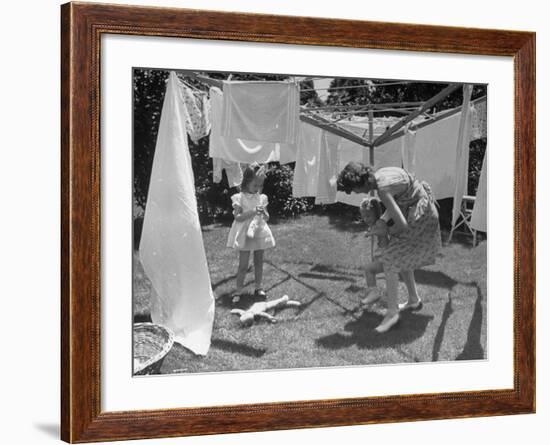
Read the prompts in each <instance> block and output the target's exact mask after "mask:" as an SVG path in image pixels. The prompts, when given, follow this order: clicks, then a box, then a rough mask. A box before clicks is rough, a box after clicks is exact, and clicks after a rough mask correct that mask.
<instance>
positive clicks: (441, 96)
mask: <svg viewBox="0 0 550 445" xmlns="http://www.w3.org/2000/svg"><path fill="white" fill-rule="evenodd" d="M461 87H462V84H461V83H452V84H450V85H449V86H447V87H446V88H444V89H443V90H441V91H440V92H439V93H437V94H436V95H435V96H433V97H432V98H431V99H428V100H427V101H426V102H424V104H423V105H422V106H421V107H420V108H418V109H417V110H416V111H413V112H412V113H410V114H409V115H407V116H405V117H403V118H402V119H401V120H400V121H399V122H397V123H396V124H395V125H393V126H391V127H390V128H388V129H387V130H386V131H385V132H384V133H382V135H380V136H378V138H377V139H376V140H375V141H374V142H373V143H374V145H375V146H378V145H381V144H383V143H384V142H387V139H389V137H390V136H391V135H392V134H393V133H395V132H396V131H397V130H400V129H401V128H402V127H404V126H405V125H407V124H408V123H409V122H411V121H412V120H413V119H415V118H417V117H418V116H420V115H421V114H422V113H424V111H426V110H428V109H429V108H431V107H433V106H434V105H435V104H437V103H438V102H439V101H441V100H442V99H445V98H446V97H447V96H448V95H449V94H451V93H453V92H454V91H456V90H457V89H458V88H461Z"/></svg>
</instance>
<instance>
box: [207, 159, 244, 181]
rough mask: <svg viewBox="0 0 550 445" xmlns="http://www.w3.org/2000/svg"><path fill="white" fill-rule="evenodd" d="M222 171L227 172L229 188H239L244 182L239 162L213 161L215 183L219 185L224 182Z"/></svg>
mask: <svg viewBox="0 0 550 445" xmlns="http://www.w3.org/2000/svg"><path fill="white" fill-rule="evenodd" d="M222 170H225V175H226V176H227V183H228V185H229V187H239V186H240V185H241V184H242V182H243V170H242V167H241V164H239V163H238V162H228V161H226V160H224V159H220V158H213V159H212V176H213V181H214V182H215V183H216V184H219V183H220V182H221V180H222Z"/></svg>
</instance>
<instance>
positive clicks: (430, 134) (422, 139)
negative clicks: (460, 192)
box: [415, 113, 460, 199]
mask: <svg viewBox="0 0 550 445" xmlns="http://www.w3.org/2000/svg"><path fill="white" fill-rule="evenodd" d="M459 127H460V113H456V114H454V115H452V116H450V117H447V118H445V119H441V120H439V121H437V122H434V123H431V124H428V125H426V126H425V127H422V128H419V129H418V130H417V131H416V143H415V147H416V149H415V158H416V163H415V170H416V171H415V176H416V177H417V178H418V179H420V180H423V181H426V182H427V183H428V184H430V187H431V189H432V192H433V194H434V197H435V199H444V198H450V197H452V196H453V194H454V191H455V182H456V144H457V140H458V130H459Z"/></svg>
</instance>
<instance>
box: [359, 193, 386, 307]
mask: <svg viewBox="0 0 550 445" xmlns="http://www.w3.org/2000/svg"><path fill="white" fill-rule="evenodd" d="M359 212H360V213H361V218H362V219H363V221H364V222H365V224H366V225H367V227H368V230H367V232H366V233H365V236H367V237H369V236H370V237H373V239H375V240H376V245H377V247H376V250H375V255H374V258H373V260H372V261H371V262H370V263H368V264H367V265H366V267H365V278H366V280H367V289H366V295H365V298H363V299H362V300H361V301H362V302H363V303H364V304H371V303H374V302H375V301H376V300H378V299H379V298H380V297H381V295H380V292H379V290H378V288H377V287H376V274H378V273H382V272H383V271H384V268H383V267H382V263H381V262H380V260H379V255H377V251H379V250H380V249H383V248H384V247H386V246H387V245H388V242H389V237H388V227H387V225H386V223H385V222H384V221H383V220H382V219H380V216H381V215H382V203H381V202H380V200H379V199H378V198H375V197H369V198H365V199H364V200H363V201H361V204H360V206H359Z"/></svg>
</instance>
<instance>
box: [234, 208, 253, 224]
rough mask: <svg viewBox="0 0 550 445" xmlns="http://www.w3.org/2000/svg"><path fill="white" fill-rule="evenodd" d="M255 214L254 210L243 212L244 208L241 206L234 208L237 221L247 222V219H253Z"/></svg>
mask: <svg viewBox="0 0 550 445" xmlns="http://www.w3.org/2000/svg"><path fill="white" fill-rule="evenodd" d="M255 214H256V212H255V211H254V210H249V211H248V212H243V208H242V207H241V206H238V205H235V206H234V210H233V216H234V217H235V221H239V222H240V221H246V220H247V219H250V218H253V217H254V215H255Z"/></svg>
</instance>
